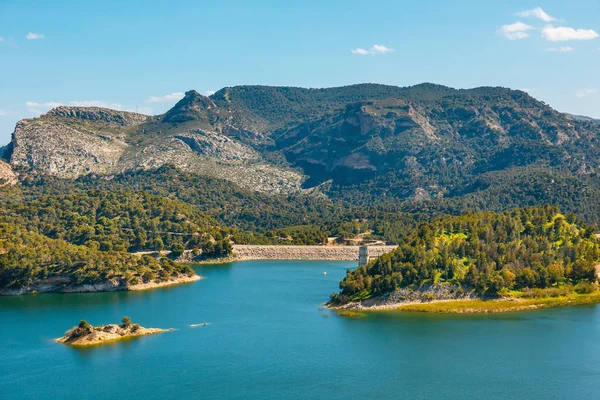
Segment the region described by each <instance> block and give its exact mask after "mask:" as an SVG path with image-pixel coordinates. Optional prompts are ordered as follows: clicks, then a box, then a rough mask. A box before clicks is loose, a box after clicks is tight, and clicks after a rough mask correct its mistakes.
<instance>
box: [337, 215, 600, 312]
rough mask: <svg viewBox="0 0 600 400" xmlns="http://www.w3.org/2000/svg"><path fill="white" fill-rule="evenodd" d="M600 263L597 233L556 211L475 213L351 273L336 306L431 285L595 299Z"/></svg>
mask: <svg viewBox="0 0 600 400" xmlns="http://www.w3.org/2000/svg"><path fill="white" fill-rule="evenodd" d="M599 259H600V245H599V244H598V242H597V240H596V238H595V237H594V235H593V231H592V230H591V229H590V228H589V227H587V226H586V225H585V224H583V223H581V222H580V221H578V220H577V218H576V217H575V216H574V215H573V214H569V215H567V216H564V215H562V214H560V213H559V211H558V208H557V207H552V206H545V207H532V208H523V209H515V210H512V211H506V212H504V213H492V212H486V213H471V214H466V215H464V216H460V217H449V218H443V219H439V220H436V221H434V222H432V223H429V224H425V225H423V226H421V227H420V228H419V229H416V230H414V231H412V232H411V233H410V234H408V235H407V236H406V237H405V238H403V239H402V240H401V241H400V243H399V247H398V249H396V250H395V251H393V252H392V253H388V254H385V255H383V256H381V257H379V258H378V259H376V260H375V261H373V262H371V263H370V264H369V265H368V266H366V267H361V268H358V269H356V270H353V271H348V273H347V275H346V277H345V278H344V280H343V281H342V282H341V283H340V289H341V292H340V293H339V294H334V295H332V301H333V302H334V303H346V302H348V301H351V300H354V299H358V298H361V299H365V298H370V297H374V296H380V295H382V294H385V293H390V292H393V291H395V290H397V289H399V288H404V287H412V288H419V287H421V286H424V285H432V284H451V285H455V286H457V287H459V288H460V289H461V290H465V291H474V292H476V293H477V294H479V295H480V296H483V297H485V296H488V297H497V296H499V295H503V294H507V293H508V291H510V290H517V291H525V290H527V289H544V288H552V287H554V288H559V289H560V288H561V287H564V285H576V286H574V288H573V291H574V292H576V293H579V294H589V293H592V292H594V291H595V286H592V285H591V284H592V283H596V281H597V277H596V271H595V264H596V263H598V261H599ZM524 293H528V292H524ZM569 293H570V290H569Z"/></svg>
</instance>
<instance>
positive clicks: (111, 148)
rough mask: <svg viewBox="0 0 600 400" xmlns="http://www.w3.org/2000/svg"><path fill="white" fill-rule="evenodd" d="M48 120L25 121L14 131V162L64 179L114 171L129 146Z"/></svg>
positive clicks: (92, 132) (117, 140)
mask: <svg viewBox="0 0 600 400" xmlns="http://www.w3.org/2000/svg"><path fill="white" fill-rule="evenodd" d="M89 128H91V127H83V128H79V129H77V128H75V127H72V126H69V125H67V124H65V123H63V122H60V121H55V120H46V119H39V118H38V119H33V120H23V121H20V122H19V123H17V127H16V128H15V131H14V133H13V141H12V144H13V153H12V156H11V158H10V163H11V164H12V165H18V166H24V167H30V168H32V169H33V170H35V171H36V172H39V173H43V174H48V175H53V176H57V177H60V178H77V177H79V176H82V175H87V174H90V173H95V174H104V173H111V172H113V171H114V170H115V169H117V167H118V163H119V159H120V158H121V155H122V154H123V151H124V149H125V147H126V146H127V145H126V143H125V142H124V140H122V138H119V136H118V135H116V136H110V135H107V134H100V133H99V132H94V131H92V130H90V129H89Z"/></svg>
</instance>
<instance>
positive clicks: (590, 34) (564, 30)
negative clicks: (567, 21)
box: [542, 25, 600, 42]
mask: <svg viewBox="0 0 600 400" xmlns="http://www.w3.org/2000/svg"><path fill="white" fill-rule="evenodd" d="M598 36H600V35H598V33H597V32H596V31H594V30H592V29H574V28H569V27H567V26H557V27H554V26H552V25H546V26H545V27H544V28H543V29H542V37H543V38H544V39H546V40H549V41H551V42H562V41H567V40H591V39H596V38H597V37H598Z"/></svg>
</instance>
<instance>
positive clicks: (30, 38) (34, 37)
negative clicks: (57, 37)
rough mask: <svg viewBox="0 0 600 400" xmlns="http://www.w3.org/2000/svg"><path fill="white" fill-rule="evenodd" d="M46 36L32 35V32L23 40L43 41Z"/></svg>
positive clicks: (40, 34) (41, 34)
mask: <svg viewBox="0 0 600 400" xmlns="http://www.w3.org/2000/svg"><path fill="white" fill-rule="evenodd" d="M45 37H46V36H45V35H44V34H43V33H34V32H29V33H28V34H27V35H26V36H25V39H27V40H39V39H44V38H45Z"/></svg>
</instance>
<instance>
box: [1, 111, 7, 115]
mask: <svg viewBox="0 0 600 400" xmlns="http://www.w3.org/2000/svg"><path fill="white" fill-rule="evenodd" d="M3 115H8V111H4V110H0V116H3Z"/></svg>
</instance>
